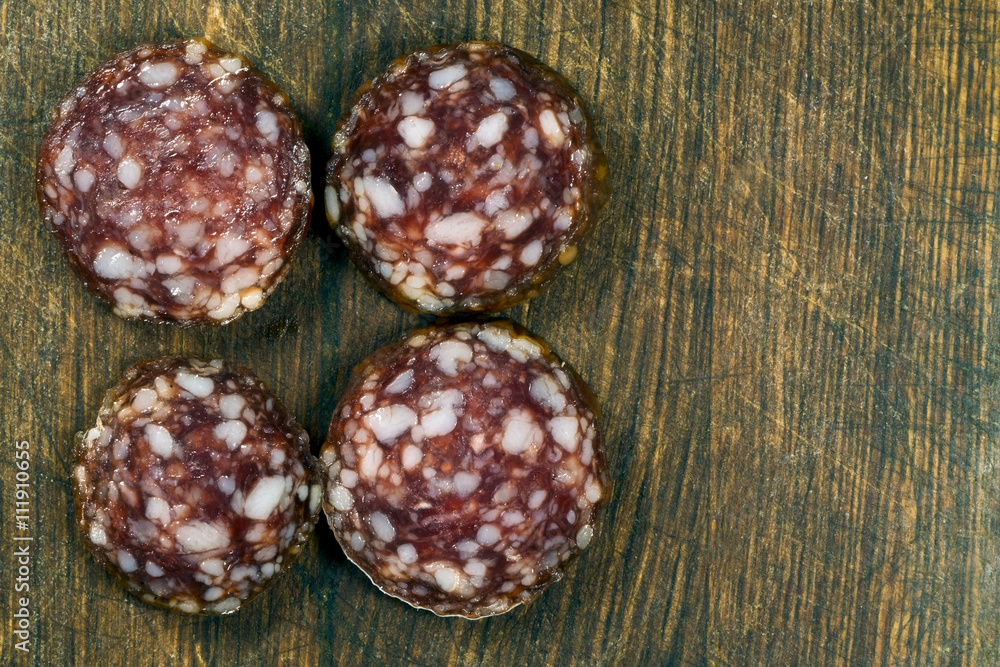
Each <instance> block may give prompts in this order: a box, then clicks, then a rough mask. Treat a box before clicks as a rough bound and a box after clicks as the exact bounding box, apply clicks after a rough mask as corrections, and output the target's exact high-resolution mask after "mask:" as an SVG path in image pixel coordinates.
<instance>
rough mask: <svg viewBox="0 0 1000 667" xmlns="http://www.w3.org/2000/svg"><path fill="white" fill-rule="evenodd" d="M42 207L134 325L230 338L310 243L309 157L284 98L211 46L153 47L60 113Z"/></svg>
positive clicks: (94, 282)
mask: <svg viewBox="0 0 1000 667" xmlns="http://www.w3.org/2000/svg"><path fill="white" fill-rule="evenodd" d="M36 177H37V195H38V201H39V205H40V207H41V213H42V217H43V219H44V220H45V223H46V225H47V227H48V228H49V229H50V230H51V231H52V232H53V233H54V234H55V235H56V237H57V238H58V239H59V241H60V243H61V245H62V248H63V251H64V253H65V254H66V257H67V259H68V260H69V261H70V264H71V265H72V266H73V268H74V269H75V271H76V272H77V274H78V275H79V276H80V277H81V279H82V280H83V282H84V283H85V284H86V285H87V286H88V287H89V288H90V289H91V290H93V291H94V292H95V293H96V294H97V295H98V296H100V297H101V298H102V299H104V300H105V301H107V302H108V303H109V304H110V305H111V306H112V308H113V309H114V311H115V313H117V314H118V315H120V316H122V317H125V318H130V319H144V320H151V321H156V322H173V323H176V324H180V325H184V326H190V325H196V324H223V323H226V322H229V321H231V320H233V319H235V318H236V317H238V316H240V315H241V314H242V313H244V312H246V311H248V310H254V309H256V308H258V307H260V305H261V304H262V303H263V302H264V300H265V298H266V297H267V296H268V294H270V292H271V291H272V290H273V289H274V288H275V286H276V285H277V284H278V283H279V282H280V280H281V278H282V277H283V275H284V273H285V270H286V269H287V267H288V262H289V260H290V259H291V256H292V254H293V252H294V251H295V249H296V247H297V246H298V244H299V242H300V241H301V239H302V236H303V235H304V234H305V231H306V227H307V225H308V220H309V211H310V207H311V205H312V189H311V186H310V169H309V151H308V149H307V148H306V145H305V142H304V141H303V139H302V132H301V129H300V127H299V123H298V121H297V120H296V118H295V116H294V114H293V113H292V111H291V109H290V108H289V106H288V100H287V98H286V96H285V94H284V93H282V92H281V91H279V90H278V89H277V88H276V87H275V86H274V84H272V83H271V82H269V81H267V80H266V79H264V78H263V77H262V76H261V75H260V74H258V73H257V72H256V71H254V70H253V69H252V68H251V67H250V65H249V64H248V63H247V62H246V61H245V60H244V59H243V58H241V57H240V56H237V55H234V54H231V53H226V52H223V51H220V50H219V49H217V48H215V47H214V46H212V45H211V44H209V43H208V42H206V41H204V40H201V39H188V40H184V41H180V42H172V43H164V44H146V45H142V46H139V47H136V48H134V49H132V50H130V51H127V52H125V53H122V54H119V55H117V56H115V57H114V58H112V59H110V60H109V61H107V62H106V63H104V64H102V65H101V66H100V67H98V68H97V69H96V70H95V71H94V72H93V73H91V74H90V75H89V76H88V77H86V79H84V81H83V82H81V83H80V84H79V85H78V86H77V87H76V88H75V89H74V90H73V91H71V92H70V93H69V94H68V95H67V96H66V97H65V98H63V100H62V101H61V102H60V103H59V105H58V107H57V108H56V110H55V112H54V113H53V116H52V124H51V126H50V127H49V130H48V132H47V134H46V136H45V138H44V140H43V141H42V145H41V148H40V150H39V158H38V166H37V172H36Z"/></svg>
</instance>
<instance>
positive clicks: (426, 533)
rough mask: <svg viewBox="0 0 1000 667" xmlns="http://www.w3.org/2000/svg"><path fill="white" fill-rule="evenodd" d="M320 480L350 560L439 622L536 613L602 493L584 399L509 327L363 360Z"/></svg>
mask: <svg viewBox="0 0 1000 667" xmlns="http://www.w3.org/2000/svg"><path fill="white" fill-rule="evenodd" d="M320 466H321V467H322V468H323V469H324V470H325V494H324V502H323V507H324V510H325V512H326V515H327V518H328V519H329V521H330V524H331V525H332V526H333V531H334V534H335V535H336V537H337V540H338V542H339V543H340V545H341V546H342V547H343V549H344V552H345V553H346V554H347V557H348V558H349V559H350V560H351V561H353V562H354V563H355V564H356V565H357V566H358V567H360V568H361V569H362V570H363V571H364V572H365V574H367V575H368V577H369V578H370V579H371V580H372V581H373V582H374V583H375V585H376V586H378V587H379V588H380V589H382V590H383V591H384V592H386V593H388V594H389V595H392V596H394V597H397V598H399V599H401V600H403V601H405V602H407V603H409V604H411V605H413V606H414V607H419V608H422V609H429V610H431V611H433V612H434V613H435V614H438V615H441V616H464V617H466V618H481V617H486V616H492V615H495V614H502V613H504V612H506V611H508V610H510V609H511V608H513V607H514V606H516V605H518V604H522V603H525V602H528V601H530V600H532V599H533V598H535V597H536V596H537V595H538V594H539V593H541V591H542V590H544V589H545V588H546V587H547V586H548V585H549V584H551V583H552V582H554V581H557V580H558V579H560V578H561V577H562V574H563V568H564V567H565V566H566V564H567V563H568V562H569V561H570V560H571V559H572V558H573V557H574V556H576V555H577V554H578V553H580V551H581V550H583V549H584V548H585V547H586V546H587V545H588V544H589V543H590V542H591V540H592V538H593V536H594V525H595V524H594V521H595V518H596V517H595V514H596V511H597V509H598V507H599V506H600V505H601V504H602V503H603V502H604V500H605V497H606V496H607V493H608V477H607V472H606V469H605V465H604V459H603V453H602V446H601V435H600V431H599V429H598V424H597V409H596V408H595V407H594V402H593V399H592V396H591V394H590V392H589V390H588V389H587V387H586V385H585V384H584V383H583V381H582V380H580V378H579V377H577V375H576V374H575V373H574V372H573V371H572V370H571V369H570V368H569V367H567V366H566V365H564V364H563V363H562V362H560V361H559V360H558V359H557V358H556V357H555V356H554V355H553V354H552V353H551V352H550V351H549V348H548V346H547V345H546V344H545V343H544V342H542V341H540V340H538V339H537V338H532V337H531V336H529V335H528V334H526V333H525V332H524V331H523V330H522V329H520V328H518V327H516V326H514V325H513V324H511V323H509V322H498V323H490V324H458V325H453V326H448V327H439V328H430V329H424V330H418V331H416V332H414V333H413V334H411V335H410V337H409V338H408V339H406V340H405V341H403V342H400V343H397V344H395V345H390V346H388V347H384V348H382V349H380V350H379V351H377V352H376V353H375V354H374V355H372V356H371V357H369V358H368V359H367V360H365V361H364V362H363V363H362V364H361V365H360V366H359V367H358V368H357V370H356V371H355V373H354V375H353V377H352V379H351V381H350V383H349V384H348V387H347V391H346V393H345V394H344V396H343V398H342V399H341V401H340V404H339V405H338V406H337V409H336V412H335V413H334V415H333V419H332V420H331V422H330V428H329V432H328V434H327V441H326V443H325V444H324V445H323V449H322V452H321V454H320Z"/></svg>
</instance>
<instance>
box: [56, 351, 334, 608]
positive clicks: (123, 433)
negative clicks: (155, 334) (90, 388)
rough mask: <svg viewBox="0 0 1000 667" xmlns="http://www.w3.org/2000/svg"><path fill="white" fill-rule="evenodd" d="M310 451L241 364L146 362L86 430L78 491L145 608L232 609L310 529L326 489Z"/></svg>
mask: <svg viewBox="0 0 1000 667" xmlns="http://www.w3.org/2000/svg"><path fill="white" fill-rule="evenodd" d="M308 445H309V437H308V436H307V435H306V433H305V431H303V430H302V428H301V427H300V426H299V425H298V424H297V423H296V422H295V420H294V419H293V418H292V417H291V415H289V413H288V411H287V410H286V409H285V407H284V406H283V405H282V404H281V403H280V402H279V401H278V400H277V399H276V398H275V397H274V396H272V395H271V394H270V393H269V392H268V391H267V390H266V389H265V388H264V386H263V385H262V384H261V383H260V381H258V380H257V379H256V378H255V377H254V376H253V375H252V374H251V373H250V372H249V371H247V370H245V369H241V368H234V367H232V366H228V365H226V364H225V363H224V362H222V361H219V360H216V361H200V360H197V359H190V360H189V359H183V358H181V357H164V358H162V359H159V360H156V361H151V362H145V363H140V364H137V365H136V366H134V367H132V368H131V369H130V370H129V371H128V372H127V373H126V374H125V377H124V379H123V380H122V381H121V383H119V384H118V385H117V386H116V387H114V388H113V389H112V390H111V391H109V392H108V395H107V397H106V398H105V401H104V404H103V405H102V407H101V410H100V413H99V415H98V418H97V424H96V425H95V426H94V427H93V428H91V429H90V430H89V431H87V432H86V433H84V434H81V439H80V442H79V445H78V448H77V455H76V463H75V465H74V468H73V483H74V487H73V490H74V494H75V496H76V513H77V523H78V525H79V528H80V530H81V532H82V534H83V540H84V543H85V544H86V546H87V547H88V548H89V549H90V550H91V551H92V552H93V554H94V555H95V556H96V557H97V559H98V560H99V561H100V562H101V563H102V564H103V565H104V566H105V567H106V568H107V569H108V571H109V572H111V573H112V574H113V575H114V576H115V577H116V578H117V579H118V580H119V581H120V582H121V583H122V584H124V586H125V587H126V588H127V589H128V590H130V591H131V592H132V593H134V594H136V595H138V596H139V597H140V598H141V599H142V600H143V601H145V602H148V603H150V604H153V605H157V606H162V607H170V608H173V609H177V610H179V611H183V612H187V613H201V614H228V613H231V612H234V611H236V610H237V609H238V608H239V607H240V606H241V605H242V604H243V603H244V602H246V601H247V600H249V599H250V598H252V597H254V596H255V595H257V594H258V593H259V592H261V591H262V590H263V589H264V588H265V587H266V586H267V585H268V584H269V583H270V582H271V580H272V579H273V577H274V576H275V575H277V574H278V573H279V572H280V571H282V570H286V569H288V567H289V565H290V564H291V563H292V561H293V560H294V558H295V556H296V555H297V554H298V553H299V551H300V550H301V549H302V546H303V545H304V544H305V542H306V540H308V538H309V536H310V535H311V534H312V531H313V527H314V525H315V522H316V519H317V516H318V513H319V502H320V499H321V497H322V491H321V485H320V477H319V473H318V468H317V466H316V460H315V459H314V458H313V457H312V456H311V455H310V454H309V446H308Z"/></svg>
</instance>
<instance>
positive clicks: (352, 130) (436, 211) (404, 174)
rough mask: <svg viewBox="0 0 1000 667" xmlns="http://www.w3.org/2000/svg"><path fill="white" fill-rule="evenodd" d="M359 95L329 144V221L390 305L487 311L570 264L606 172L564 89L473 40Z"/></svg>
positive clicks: (424, 55)
mask: <svg viewBox="0 0 1000 667" xmlns="http://www.w3.org/2000/svg"><path fill="white" fill-rule="evenodd" d="M359 93H360V94H359V97H358V100H357V101H356V102H355V104H354V106H353V107H352V108H351V110H350V111H349V113H348V114H347V115H346V116H345V118H344V120H343V121H342V123H341V125H340V128H339V130H338V132H337V133H336V135H335V136H334V140H333V155H332V157H331V159H330V162H329V164H328V167H327V186H326V189H325V197H324V199H325V205H326V213H327V217H328V219H329V221H330V222H331V224H332V225H333V226H334V227H335V229H336V231H337V234H338V235H339V236H340V238H341V239H342V240H343V241H344V243H345V245H346V246H347V248H348V251H349V253H350V256H351V258H352V260H353V261H354V263H355V264H356V265H357V266H358V267H359V268H360V269H361V270H362V272H363V273H364V274H365V275H366V276H367V277H368V279H369V280H370V281H371V282H372V284H374V285H375V287H377V288H378V289H380V290H381V291H383V292H384V293H385V294H386V295H387V296H389V298H391V299H393V300H394V301H396V302H397V303H398V304H400V305H401V306H403V307H404V308H407V309H409V310H416V311H422V312H428V313H435V314H448V313H454V312H472V311H491V312H492V311H496V310H500V309H501V308H506V307H508V306H510V305H512V304H514V303H516V302H518V301H520V300H521V299H524V298H527V297H529V296H532V295H534V294H536V293H537V292H538V290H539V289H541V287H542V286H543V284H544V283H546V282H547V281H548V280H549V279H551V278H552V277H553V276H554V274H555V272H556V271H557V269H558V268H559V267H560V266H562V265H564V264H568V263H569V262H570V261H572V260H573V258H574V257H575V256H576V253H577V245H578V243H579V241H580V240H581V237H582V236H583V234H584V232H585V231H587V229H588V227H589V222H590V218H592V217H593V216H594V214H595V213H596V210H597V209H598V208H599V206H600V204H601V203H602V202H603V199H604V191H603V182H604V177H605V172H606V164H605V162H604V158H603V153H602V152H601V148H600V146H599V144H598V143H597V140H596V138H595V136H594V133H593V129H592V125H591V123H589V121H588V120H587V118H586V116H585V114H584V112H583V110H582V107H581V105H580V101H579V98H578V97H577V96H576V94H575V93H573V92H572V90H571V89H570V87H569V85H568V84H567V83H566V82H565V80H563V79H562V78H561V77H559V76H558V75H557V74H555V73H553V72H551V71H550V70H548V69H546V68H545V67H543V66H542V65H541V64H539V63H538V62H537V61H536V60H534V59H533V58H531V57H530V56H528V55H527V54H525V53H522V52H520V51H517V50H515V49H512V48H510V47H506V46H503V45H500V44H489V43H484V42H470V43H465V44H457V45H451V46H439V47H435V48H431V49H427V50H423V51H417V52H414V53H411V54H409V55H408V56H405V57H403V58H401V59H399V60H397V61H395V62H394V63H392V64H391V65H390V66H389V68H388V70H387V71H386V72H385V73H384V74H382V75H381V76H379V77H378V78H376V79H375V80H374V81H373V82H372V83H371V84H370V85H369V86H368V87H365V88H362V90H361V91H359Z"/></svg>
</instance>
